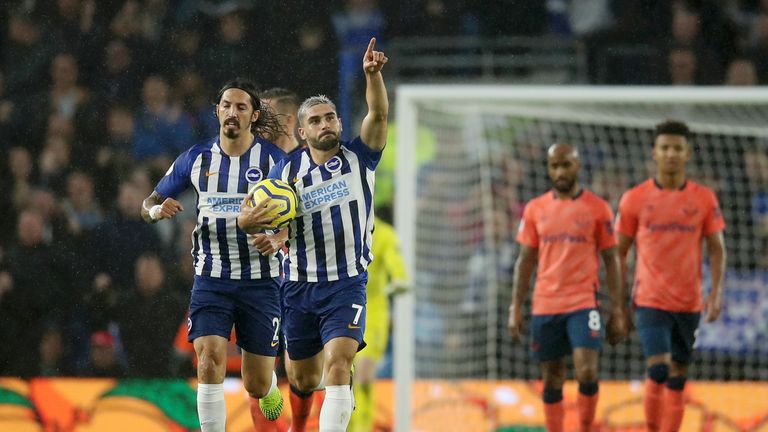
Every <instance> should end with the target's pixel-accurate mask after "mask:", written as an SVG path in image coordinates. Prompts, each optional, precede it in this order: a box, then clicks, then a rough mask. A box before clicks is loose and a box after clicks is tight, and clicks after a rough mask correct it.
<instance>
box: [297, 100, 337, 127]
mask: <svg viewBox="0 0 768 432" xmlns="http://www.w3.org/2000/svg"><path fill="white" fill-rule="evenodd" d="M323 104H328V105H330V106H331V108H333V111H336V104H334V103H333V102H331V99H329V98H328V96H326V95H322V94H320V95H316V96H312V97H309V98H307V99H306V100H304V102H302V103H301V106H300V107H299V124H302V123H304V119H305V118H306V117H307V110H309V109H310V108H312V107H313V106H315V105H323Z"/></svg>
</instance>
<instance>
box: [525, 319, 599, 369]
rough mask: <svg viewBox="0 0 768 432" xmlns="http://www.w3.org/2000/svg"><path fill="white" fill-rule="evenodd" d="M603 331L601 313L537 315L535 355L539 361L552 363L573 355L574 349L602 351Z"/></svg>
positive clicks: (533, 324) (533, 336)
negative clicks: (551, 361)
mask: <svg viewBox="0 0 768 432" xmlns="http://www.w3.org/2000/svg"><path fill="white" fill-rule="evenodd" d="M602 329H603V325H602V318H601V317H600V311H598V310H597V309H581V310H577V311H573V312H568V313H564V314H553V315H534V316H533V319H532V321H531V354H532V356H533V358H534V359H536V360H538V361H550V360H558V359H560V358H562V357H565V356H567V355H569V354H571V351H572V350H573V348H589V349H593V350H595V351H599V350H600V348H601V347H602V345H603V337H602V336H603V335H602Z"/></svg>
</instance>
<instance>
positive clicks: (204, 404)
mask: <svg viewBox="0 0 768 432" xmlns="http://www.w3.org/2000/svg"><path fill="white" fill-rule="evenodd" d="M197 415H198V416H199V417H200V432H224V426H225V425H226V423H227V407H226V405H225V404H224V384H198V385H197Z"/></svg>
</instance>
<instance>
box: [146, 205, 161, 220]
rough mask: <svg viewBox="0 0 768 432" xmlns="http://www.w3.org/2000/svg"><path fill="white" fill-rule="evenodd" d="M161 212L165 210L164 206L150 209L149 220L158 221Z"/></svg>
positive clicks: (154, 206) (155, 206)
mask: <svg viewBox="0 0 768 432" xmlns="http://www.w3.org/2000/svg"><path fill="white" fill-rule="evenodd" d="M161 210H163V206H161V205H160V204H156V205H153V206H152V208H151V209H149V218H150V219H152V220H153V221H156V220H157V216H158V215H159V214H160V211H161Z"/></svg>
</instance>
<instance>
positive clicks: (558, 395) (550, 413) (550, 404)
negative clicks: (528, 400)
mask: <svg viewBox="0 0 768 432" xmlns="http://www.w3.org/2000/svg"><path fill="white" fill-rule="evenodd" d="M542 399H543V400H544V419H545V421H546V423H547V432H563V430H564V427H563V425H564V422H565V407H563V389H546V388H545V389H544V394H543V395H542Z"/></svg>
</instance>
